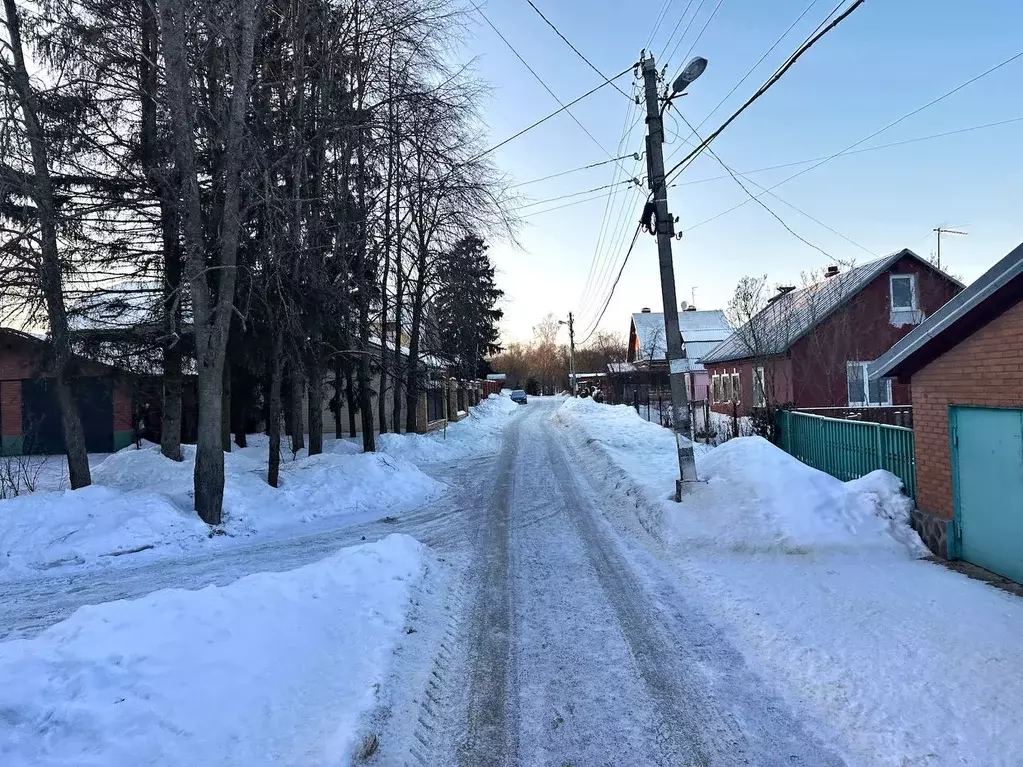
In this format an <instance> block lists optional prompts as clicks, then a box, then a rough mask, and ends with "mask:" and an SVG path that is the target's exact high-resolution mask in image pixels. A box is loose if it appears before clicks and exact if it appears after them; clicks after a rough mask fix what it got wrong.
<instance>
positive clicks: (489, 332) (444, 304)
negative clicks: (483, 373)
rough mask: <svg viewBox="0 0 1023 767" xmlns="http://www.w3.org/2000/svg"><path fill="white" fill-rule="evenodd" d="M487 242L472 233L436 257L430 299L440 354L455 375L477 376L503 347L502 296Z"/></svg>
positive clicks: (463, 376)
mask: <svg viewBox="0 0 1023 767" xmlns="http://www.w3.org/2000/svg"><path fill="white" fill-rule="evenodd" d="M488 247H489V246H488V245H487V244H486V243H484V241H483V240H482V239H481V238H480V237H479V236H477V235H475V234H470V235H467V236H465V237H463V238H462V239H460V240H459V241H458V242H457V243H455V245H454V246H453V247H452V248H451V249H450V250H449V251H447V252H446V253H444V254H443V255H442V257H441V259H440V263H439V265H438V282H439V288H438V291H437V295H436V297H435V299H434V306H435V311H436V316H437V330H438V339H439V345H440V352H441V354H442V355H443V356H444V357H446V358H447V359H450V360H451V361H452V362H453V363H454V364H455V366H456V369H457V371H458V376H459V378H466V377H475V376H476V375H477V374H478V372H479V369H480V362H481V360H482V358H483V357H486V356H489V355H491V354H496V353H497V352H499V351H500V350H501V347H500V345H498V343H497V340H498V336H499V331H498V328H497V323H498V322H500V320H501V317H503V316H504V312H503V311H501V310H500V309H498V308H497V304H498V302H499V301H500V300H501V297H502V296H503V295H504V292H503V291H501V290H499V289H498V288H497V286H496V283H495V279H494V266H493V264H492V263H491V261H490V255H489V254H488V253H487V250H488Z"/></svg>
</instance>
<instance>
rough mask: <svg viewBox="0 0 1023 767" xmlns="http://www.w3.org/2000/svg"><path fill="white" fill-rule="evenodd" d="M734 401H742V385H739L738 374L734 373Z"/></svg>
mask: <svg viewBox="0 0 1023 767" xmlns="http://www.w3.org/2000/svg"><path fill="white" fill-rule="evenodd" d="M732 401H733V402H741V401H742V385H741V384H740V383H739V374H738V373H732Z"/></svg>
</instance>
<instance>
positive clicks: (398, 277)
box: [391, 249, 408, 434]
mask: <svg viewBox="0 0 1023 767" xmlns="http://www.w3.org/2000/svg"><path fill="white" fill-rule="evenodd" d="M400 259H401V256H400V249H399V254H396V255H395V264H394V266H395V268H394V368H393V372H392V374H391V378H392V384H393V386H394V402H393V405H392V410H391V423H392V424H393V425H394V431H395V432H396V433H398V434H401V400H402V397H403V396H404V394H405V392H404V391H402V390H403V388H404V382H405V367H403V365H402V362H401V322H402V312H401V308H402V307H401V302H402V300H403V299H404V296H403V295H402V291H403V290H404V288H405V285H404V282H403V280H402V272H401V260H400ZM405 364H406V366H407V364H408V360H407V359H406V361H405Z"/></svg>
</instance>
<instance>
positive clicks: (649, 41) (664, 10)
mask: <svg viewBox="0 0 1023 767" xmlns="http://www.w3.org/2000/svg"><path fill="white" fill-rule="evenodd" d="M690 2H691V0H690ZM670 5H671V0H664V2H663V3H661V11H660V13H658V14H657V19H656V20H655V21H654V26H653V29H651V30H650V34H649V36H647V39H646V45H644V46H643V47H644V48H648V49H649V48H650V46H651V44H652V43H653V42H654V38H655V37H657V31H658V30H659V29H660V28H661V24H662V23H663V22H664V17H665V16H667V15H668V7H669V6H670Z"/></svg>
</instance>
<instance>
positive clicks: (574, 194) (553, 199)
mask: <svg viewBox="0 0 1023 767" xmlns="http://www.w3.org/2000/svg"><path fill="white" fill-rule="evenodd" d="M634 181H635V179H631V178H630V179H625V180H624V181H616V182H615V183H613V184H604V186H596V187H594V188H593V189H586V190H585V191H582V192H572V193H570V194H563V195H560V196H559V197H551V198H550V199H547V200H537V201H536V202H529V203H526V204H525V205H520V206H519V207H517V208H512V209H511V211H509V212H511V213H514V212H515V211H517V210H524V209H526V208H532V207H534V206H536V205H546V204H547V203H549V202H558V201H559V200H567V199H568V198H570V197H580V196H581V195H584V194H592V193H593V192H600V191H602V190H604V189H610V188H611V187H615V186H621V185H622V184H631V183H633V182H634Z"/></svg>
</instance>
